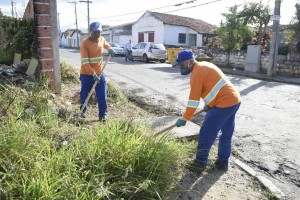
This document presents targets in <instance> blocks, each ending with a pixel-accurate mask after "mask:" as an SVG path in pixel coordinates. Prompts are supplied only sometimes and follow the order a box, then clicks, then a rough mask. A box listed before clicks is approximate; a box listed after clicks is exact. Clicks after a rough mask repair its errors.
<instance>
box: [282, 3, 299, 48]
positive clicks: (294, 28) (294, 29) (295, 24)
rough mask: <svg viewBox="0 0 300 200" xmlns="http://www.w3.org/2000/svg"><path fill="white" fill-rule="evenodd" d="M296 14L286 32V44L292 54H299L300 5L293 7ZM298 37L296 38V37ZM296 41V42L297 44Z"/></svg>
mask: <svg viewBox="0 0 300 200" xmlns="http://www.w3.org/2000/svg"><path fill="white" fill-rule="evenodd" d="M295 8H296V13H295V16H294V19H293V20H292V21H291V23H290V25H289V27H288V30H286V32H285V33H286V35H287V38H288V39H287V41H286V42H287V43H289V44H290V45H289V48H290V50H291V51H292V52H298V53H300V42H299V38H300V4H299V3H297V4H296V5H295ZM297 36H298V37H297ZM297 41H298V42H297Z"/></svg>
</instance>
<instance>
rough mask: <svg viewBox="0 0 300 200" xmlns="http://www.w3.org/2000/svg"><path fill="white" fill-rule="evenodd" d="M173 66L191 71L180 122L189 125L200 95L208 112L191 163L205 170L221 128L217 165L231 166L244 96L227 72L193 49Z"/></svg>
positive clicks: (181, 55)
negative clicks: (199, 58) (237, 117)
mask: <svg viewBox="0 0 300 200" xmlns="http://www.w3.org/2000/svg"><path fill="white" fill-rule="evenodd" d="M173 67H179V68H180V70H181V75H188V74H189V73H191V75H190V95H189V100H188V103H187V107H186V110H185V112H184V114H183V116H182V118H179V119H178V120H177V121H176V126H177V127H180V126H185V124H186V121H189V120H191V119H192V117H193V114H194V112H195V110H196V109H197V107H198V106H199V102H200V98H202V99H203V100H204V102H205V106H204V110H205V111H206V112H207V113H206V115H205V118H204V121H203V124H202V126H201V128H200V133H199V137H198V146H197V152H196V159H195V160H193V163H192V164H191V166H190V167H192V168H193V169H195V170H197V171H198V170H199V171H203V170H204V169H205V168H206V166H207V164H208V155H209V151H210V148H211V146H212V145H213V143H214V141H215V139H216V137H217V135H218V133H219V131H221V134H220V137H219V146H218V158H217V160H216V162H215V166H216V167H217V168H219V169H223V170H225V171H227V170H228V163H229V157H230V154H231V140H232V135H233V132H234V126H235V114H236V112H237V111H238V109H239V107H240V104H241V103H240V102H241V97H240V94H239V92H238V91H237V90H236V89H235V88H234V86H233V85H232V84H231V82H230V81H229V80H228V79H227V77H226V76H225V75H224V74H223V72H222V71H221V70H220V69H219V68H218V67H217V66H216V65H214V64H212V63H210V62H197V61H196V60H195V57H194V55H193V52H192V51H190V50H182V51H181V52H179V53H178V55H177V60H176V63H175V64H174V65H173Z"/></svg>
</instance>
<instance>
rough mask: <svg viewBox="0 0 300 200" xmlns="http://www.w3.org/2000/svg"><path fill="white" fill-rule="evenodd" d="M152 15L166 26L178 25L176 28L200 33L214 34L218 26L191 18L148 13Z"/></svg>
mask: <svg viewBox="0 0 300 200" xmlns="http://www.w3.org/2000/svg"><path fill="white" fill-rule="evenodd" d="M147 12H148V13H149V14H150V15H152V16H154V17H156V18H157V19H160V20H161V21H163V22H164V23H165V24H170V25H176V26H186V27H189V28H191V29H194V30H195V31H197V32H198V33H213V30H214V29H215V28H216V26H214V25H211V24H209V23H207V22H204V21H202V20H200V19H194V18H190V17H182V16H177V15H170V14H163V13H158V12H151V11H147Z"/></svg>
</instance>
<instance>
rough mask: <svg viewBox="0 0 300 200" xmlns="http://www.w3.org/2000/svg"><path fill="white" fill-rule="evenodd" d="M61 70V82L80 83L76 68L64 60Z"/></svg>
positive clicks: (61, 63)
mask: <svg viewBox="0 0 300 200" xmlns="http://www.w3.org/2000/svg"><path fill="white" fill-rule="evenodd" d="M60 68H61V80H62V81H63V82H64V83H79V82H80V81H79V74H78V72H76V70H75V68H74V67H73V66H72V65H70V64H69V63H68V62H67V61H65V60H62V61H61V62H60Z"/></svg>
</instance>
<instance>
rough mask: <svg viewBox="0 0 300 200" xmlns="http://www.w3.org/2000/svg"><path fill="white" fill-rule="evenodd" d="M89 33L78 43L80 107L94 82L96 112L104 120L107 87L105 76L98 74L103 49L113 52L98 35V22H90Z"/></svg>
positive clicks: (99, 27)
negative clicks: (79, 57)
mask: <svg viewBox="0 0 300 200" xmlns="http://www.w3.org/2000/svg"><path fill="white" fill-rule="evenodd" d="M90 31H91V34H90V36H89V37H88V38H86V39H84V40H83V41H82V43H81V45H80V55H81V68H80V81H81V91H80V109H81V107H82V105H83V104H84V101H85V99H86V98H87V96H88V94H89V92H90V90H91V89H92V87H93V85H94V82H95V81H97V82H98V83H97V85H96V88H95V90H96V96H97V101H98V114H99V120H100V121H101V122H105V121H106V114H107V89H106V80H105V76H104V74H103V73H102V74H101V76H100V77H99V75H100V71H101V66H102V60H103V57H102V54H103V49H106V50H108V54H109V55H110V56H112V57H114V55H115V52H114V50H113V49H111V48H110V45H109V44H108V42H107V41H106V40H105V39H104V37H102V36H101V35H100V33H101V31H102V26H101V24H100V23H99V22H92V23H91V24H90ZM86 110H87V107H85V108H84V109H83V114H82V117H85V112H86Z"/></svg>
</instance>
